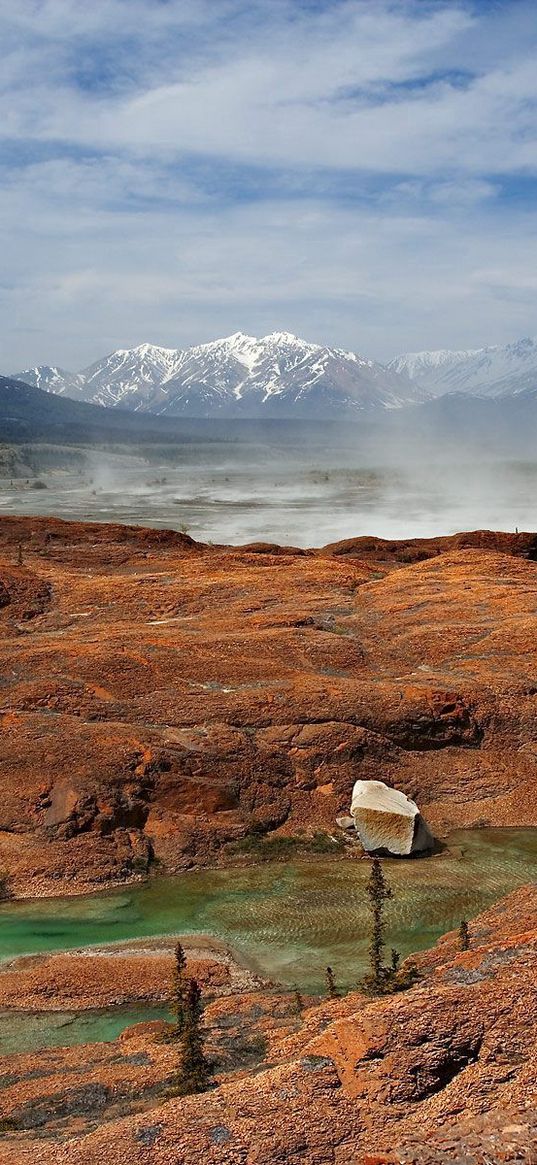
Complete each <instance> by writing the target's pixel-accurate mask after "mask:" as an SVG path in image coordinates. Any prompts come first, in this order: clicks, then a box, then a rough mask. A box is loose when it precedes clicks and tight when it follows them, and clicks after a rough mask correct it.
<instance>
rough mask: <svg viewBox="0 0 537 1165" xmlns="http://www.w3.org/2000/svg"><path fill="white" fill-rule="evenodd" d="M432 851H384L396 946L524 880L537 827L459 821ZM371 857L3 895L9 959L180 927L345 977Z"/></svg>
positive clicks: (536, 862) (358, 939) (438, 929)
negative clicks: (23, 896) (400, 856)
mask: <svg viewBox="0 0 537 1165" xmlns="http://www.w3.org/2000/svg"><path fill="white" fill-rule="evenodd" d="M449 843H450V846H451V848H452V850H456V851H459V854H460V856H455V854H454V853H445V854H442V855H439V856H437V857H433V858H427V859H421V860H414V861H401V860H399V861H397V860H394V861H386V862H385V863H384V868H385V873H386V875H387V878H388V880H389V882H390V885H391V886H392V888H393V890H394V894H395V898H394V901H393V902H392V903H390V904H389V905H388V907H387V910H386V917H387V922H388V932H387V945H388V947H391V946H396V947H397V948H398V949H399V950H400V951H401V953H402V954H403V955H407V954H410V953H411V952H412V951H416V950H419V949H422V948H423V947H427V946H430V945H431V944H432V943H434V942H435V940H436V939H437V938H438V937H439V935H441V934H443V933H444V932H445V931H446V930H450V929H453V928H454V927H456V926H458V925H459V922H460V919H461V918H463V917H466V918H471V917H472V915H475V914H477V913H478V912H479V911H480V910H483V909H484V908H486V907H487V906H489V905H491V904H492V903H493V902H495V901H497V899H499V898H501V897H502V896H503V895H504V894H506V893H508V892H509V891H510V890H512V889H514V888H515V887H516V886H520V885H523V884H524V883H526V882H529V881H532V880H535V879H536V878H537V830H531V829H494V830H493V829H484V830H474V831H460V832H457V833H454V834H452V835H451V837H450V839H449ZM368 875H369V863H368V862H367V861H365V860H359V859H349V860H346V859H345V860H341V861H334V860H329V859H324V858H322V857H319V858H316V859H315V860H314V861H303V862H292V863H266V864H263V865H258V866H252V867H247V868H243V869H238V868H234V869H227V870H223V869H221V870H202V871H197V872H191V873H187V874H182V875H178V876H175V877H167V878H154V879H152V880H151V881H150V882H149V883H146V884H145V885H140V886H133V887H129V888H128V889H122V890H120V891H113V892H106V893H102V894H99V895H95V896H91V897H84V898H69V899H40V900H38V901H35V900H34V901H31V902H24V901H23V902H15V903H3V904H2V905H1V906H0V958H4V959H6V958H12V957H14V956H16V955H19V954H32V953H38V952H43V951H53V950H67V949H72V948H75V947H83V946H90V945H92V944H102V943H107V942H121V941H124V940H131V939H137V938H141V937H150V936H156V935H166V934H169V935H174V934H210V935H215V936H217V937H219V938H221V939H224V940H225V941H227V942H228V943H229V944H230V946H231V947H233V948H234V949H236V950H237V952H238V953H239V955H242V956H243V957H244V958H245V959H247V960H248V959H249V960H250V961H252V962H253V963H255V965H256V966H257V967H258V968H259V970H260V971H261V972H263V973H264V974H265V975H268V976H270V977H271V978H274V979H277V980H279V981H281V982H283V983H285V984H288V985H290V984H293V983H297V984H298V985H299V986H300V987H301V989H302V990H311V991H318V990H322V987H323V981H324V969H325V967H326V965H327V963H330V965H331V966H332V967H333V968H334V971H335V973H336V977H337V979H338V982H339V983H340V985H341V986H342V987H352V986H353V985H354V984H356V981H357V979H358V978H359V976H360V975H361V974H362V973H363V970H364V967H365V960H366V951H367V945H368V926H369V917H368V912H367V906H366V896H365V882H366V880H367V878H368Z"/></svg>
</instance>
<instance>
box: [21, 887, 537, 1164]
mask: <svg viewBox="0 0 537 1165" xmlns="http://www.w3.org/2000/svg"><path fill="white" fill-rule="evenodd" d="M470 944H471V945H470V949H469V950H468V951H461V950H459V947H458V941H457V936H456V935H455V934H451V935H447V936H446V937H445V938H444V939H442V940H441V941H440V942H439V943H438V944H437V946H436V947H435V948H434V949H433V950H432V951H430V952H424V953H422V954H421V955H420V956H419V958H418V960H417V962H418V965H419V970H420V973H421V976H422V977H421V979H420V981H419V982H418V983H417V985H416V986H415V987H413V988H411V989H410V990H409V991H406V992H403V993H401V994H399V995H396V996H392V997H388V998H382V999H378V1000H374V999H373V1000H372V999H371V998H369V997H367V996H364V995H360V994H356V993H355V994H351V995H348V996H346V997H345V998H343V999H335V1000H325V1001H324V1002H321V1003H319V1002H313V1001H311V1000H305V1001H304V1010H303V1011H302V1013H297V1009H296V1005H295V1001H294V999H293V997H292V996H290V995H287V994H282V993H274V992H273V991H271V989H270V988H269V987H268V985H266V984H265V985H263V984H260V983H257V984H252V983H250V984H249V985H245V989H244V990H242V991H241V992H239V993H238V994H236V993H235V994H227V996H225V995H218V988H217V989H216V993H215V997H214V998H213V1002H211V1003H209V1005H208V1007H207V1009H206V1012H205V1016H204V1026H205V1031H206V1037H207V1048H208V1050H209V1053H210V1055H211V1056H212V1058H213V1059H214V1061H215V1069H216V1075H215V1078H214V1084H213V1087H212V1088H211V1089H210V1091H209V1092H208V1093H206V1094H204V1095H203V1096H198V1097H195V1096H193V1097H187V1098H182V1099H173V1098H172V1099H169V1098H167V1092H169V1089H170V1086H171V1085H173V1076H174V1072H175V1069H176V1058H177V1052H176V1049H175V1046H174V1045H173V1044H170V1043H169V1042H165V1041H163V1034H164V1032H165V1030H166V1029H165V1025H164V1024H162V1023H153V1024H142V1025H138V1026H137V1027H134V1028H131V1029H130V1030H128V1031H127V1032H125V1033H124V1034H123V1036H122V1037H121V1038H120V1039H119V1040H117V1041H115V1042H114V1043H112V1044H96V1045H90V1046H85V1047H79V1048H67V1049H53V1050H50V1051H46V1052H42V1053H39V1054H38V1055H33V1056H29V1055H27V1056H10V1057H5V1058H4V1060H3V1062H2V1075H1V1077H0V1103H1V1113H2V1129H3V1135H2V1136H1V1138H0V1162H1V1163H2V1165H30V1162H32V1163H35V1162H39V1163H40V1165H52V1163H53V1162H54V1163H55V1165H56V1163H59V1165H94V1163H95V1165H97V1163H98V1165H101V1163H102V1162H103V1161H106V1162H107V1165H126V1163H127V1162H128V1163H129V1165H147V1163H148V1162H149V1163H150V1165H169V1163H170V1162H177V1163H178V1165H179V1163H180V1165H198V1163H199V1162H200V1161H204V1162H207V1163H208V1165H212V1163H214V1165H279V1163H281V1165H405V1163H408V1165H410V1163H411V1162H415V1163H417V1165H420V1163H423V1165H436V1163H438V1165H440V1163H443V1162H457V1163H459V1162H460V1163H464V1165H491V1163H496V1162H525V1163H526V1165H531V1163H534V1162H535V1160H536V1154H535V1150H536V1147H537V1141H536V1134H537V1105H536V1101H537V1057H536V1055H535V1051H536V1042H535V1030H536V1023H537V993H536V990H535V983H536V972H537V888H536V887H524V888H522V889H520V890H517V891H515V892H514V893H513V894H512V895H510V896H509V897H508V898H507V899H505V900H504V901H503V902H501V903H499V904H498V905H497V906H495V907H494V908H493V909H492V910H489V911H487V912H486V913H484V914H482V915H481V916H480V917H479V918H477V919H475V920H474V921H473V922H472V923H471V925H470ZM170 967H171V961H170Z"/></svg>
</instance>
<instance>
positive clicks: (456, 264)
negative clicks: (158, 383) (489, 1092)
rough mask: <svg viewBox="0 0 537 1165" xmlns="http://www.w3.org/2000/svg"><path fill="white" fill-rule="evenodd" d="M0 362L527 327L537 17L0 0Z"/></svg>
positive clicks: (338, 5) (512, 8)
mask: <svg viewBox="0 0 537 1165" xmlns="http://www.w3.org/2000/svg"><path fill="white" fill-rule="evenodd" d="M0 36H1V43H2V53H3V68H2V75H1V77H0V254H1V256H2V261H1V265H0V302H1V307H2V315H1V318H2V330H1V334H0V368H1V369H2V370H3V371H5V372H8V371H15V370H17V369H19V368H21V369H22V368H24V367H28V366H30V365H32V364H34V363H37V362H40V363H41V362H52V363H59V364H61V365H63V366H64V367H70V368H80V367H83V366H84V365H86V364H88V363H89V362H90V361H92V360H93V359H94V358H96V357H97V356H100V355H102V354H103V353H104V352H106V351H108V350H111V349H112V348H115V347H125V346H129V345H131V344H137V343H140V342H142V341H145V340H149V341H151V342H154V343H160V344H165V345H168V346H174V347H175V346H182V345H186V344H191V343H197V342H200V341H203V340H206V339H212V338H214V337H216V336H218V335H225V334H228V333H231V332H235V331H238V330H242V331H247V332H251V333H253V334H257V335H263V334H266V333H267V332H269V331H273V330H286V331H294V332H296V333H298V334H299V335H302V336H304V337H305V338H307V339H313V340H319V341H322V342H326V343H333V344H338V345H340V346H344V347H348V348H352V349H354V350H356V351H359V352H363V353H365V354H366V355H369V356H373V357H376V358H377V359H384V358H386V359H388V358H389V357H391V356H393V355H395V354H397V353H398V352H401V351H406V350H415V349H420V348H425V347H427V348H430V347H433V348H437V347H457V348H461V347H462V348H467V347H477V346H481V345H483V344H488V343H505V342H507V341H509V340H511V339H515V338H517V337H519V336H522V335H525V334H535V333H537V324H536V323H534V317H535V298H536V292H537V220H536V216H535V195H536V182H537V140H536V139H537V118H536V113H537V70H536V68H535V53H536V48H537V11H536V9H535V5H534V4H533V3H526V2H521V3H518V2H517V0H511V2H508V3H505V2H502V0H498V2H497V3H494V2H493V0H492V2H491V0H488V2H486V3H485V2H480V3H477V2H475V0H474V2H473V3H470V2H463V0H461V2H460V3H452V2H451V0H450V2H448V3H443V2H442V0H431V2H430V3H429V2H428V0H330V2H328V0H318V2H317V0H271V2H270V3H269V0H263V2H260V0H250V2H249V3H243V2H239V0H93V3H92V4H91V5H89V4H87V5H85V6H83V5H81V4H80V0H20V2H19V4H18V6H15V5H14V4H13V3H12V0H0Z"/></svg>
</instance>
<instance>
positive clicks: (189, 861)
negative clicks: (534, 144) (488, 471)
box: [0, 518, 537, 1165]
mask: <svg viewBox="0 0 537 1165" xmlns="http://www.w3.org/2000/svg"><path fill="white" fill-rule="evenodd" d="M536 647H537V536H535V535H524V534H523V535H506V534H491V533H487V532H477V533H474V534H466V535H457V536H455V537H453V538H446V539H436V540H433V539H430V540H412V541H408V542H404V543H402V542H397V543H396V542H385V541H382V540H377V539H370V538H367V539H356V540H349V541H347V542H345V543H339V544H334V545H332V546H329V547H325V548H324V549H322V550H316V551H303V550H292V549H291V550H290V549H283V548H280V547H274V546H267V545H264V544H257V545H255V546H250V547H242V548H238V549H234V548H229V547H217V546H214V547H211V546H202V545H199V544H196V543H194V542H192V540H191V539H190V538H188V537H187V536H185V535H181V534H178V533H174V532H170V531H155V530H144V529H139V528H128V527H120V526H101V525H97V524H91V523H88V524H84V525H78V524H76V523H62V522H61V521H59V520H56V519H18V518H3V519H0V676H1V679H0V726H1V729H2V745H3V747H2V750H1V757H0V778H1V782H2V786H1V787H2V802H1V805H0V871H1V873H2V887H3V893H4V894H7V895H9V894H11V895H15V896H32V895H43V894H54V893H55V894H58V893H62V894H70V893H81V892H84V891H85V890H88V889H92V890H94V889H95V888H96V887H99V886H103V887H104V886H106V885H110V884H111V883H113V882H121V881H127V880H132V879H133V878H140V877H145V876H146V875H147V874H148V873H151V872H155V873H158V872H159V871H175V870H183V869H186V868H190V867H192V866H195V865H204V864H205V865H207V864H215V863H219V862H220V863H228V862H229V861H230V860H234V861H236V860H256V857H257V856H259V854H260V852H261V847H262V846H263V845H266V844H267V842H266V840H263V839H266V838H267V837H268V839H274V838H278V837H280V836H282V835H283V836H287V837H292V838H295V839H296V840H297V842H299V843H300V845H301V846H302V847H304V848H307V847H308V845H309V844H311V845H312V846H315V845H319V844H321V845H322V844H324V842H326V845H327V846H328V848H330V846H331V845H332V843H331V842H330V836H331V835H332V834H333V832H334V828H335V827H334V820H335V818H336V816H338V815H339V814H341V813H342V812H343V813H346V812H347V811H348V807H349V803H350V793H351V789H352V786H353V784H354V781H355V780H356V779H357V778H359V777H361V778H365V779H371V778H375V779H382V780H385V781H386V782H387V783H388V784H393V785H397V787H398V788H400V789H401V790H402V791H403V792H405V793H406V794H407V795H408V796H409V797H411V798H412V799H414V800H415V801H417V803H418V805H419V806H420V809H421V810H422V812H423V813H424V815H425V817H426V819H427V820H428V822H429V824H430V825H431V827H432V828H433V830H434V831H435V832H436V834H437V835H439V836H443V835H445V834H446V833H447V832H448V831H449V830H450V829H451V828H453V827H458V826H476V825H483V824H489V825H536V824H537V796H536V793H537V730H536V717H535V711H536V707H537V674H536V671H535V652H536ZM310 838H311V839H312V840H311V843H310V842H309V840H308V839H310ZM341 839H342V840H341V844H346V842H345V841H344V835H341ZM245 841H246V843H247V845H246V847H245ZM241 847H242V848H241ZM337 852H339V851H337ZM241 854H242V856H241ZM470 936H471V946H470V950H469V951H466V952H461V951H460V950H459V949H458V945H457V937H456V935H448V936H446V937H445V938H444V939H443V940H441V941H440V942H439V943H438V944H437V946H436V947H435V948H434V949H433V950H432V951H430V952H424V953H421V954H420V955H419V956H418V958H417V960H416V961H417V963H418V966H419V970H420V974H421V976H422V977H421V979H420V981H419V982H418V984H417V985H416V986H415V987H414V988H412V989H411V990H410V991H407V992H404V993H402V994H400V995H398V996H394V997H391V998H385V999H380V1000H371V999H370V998H368V997H367V996H364V995H360V994H358V993H355V994H352V995H348V996H346V997H345V998H343V999H337V1000H330V1001H324V1002H321V1003H319V1002H318V1001H314V1000H311V999H305V1000H304V1001H303V1007H302V1009H301V1010H299V1009H297V1003H296V999H295V997H294V995H293V994H292V993H288V992H282V991H280V990H278V989H277V988H276V987H275V986H274V985H272V984H268V983H266V982H262V981H261V980H260V979H259V978H257V977H256V976H255V975H254V974H253V973H252V972H250V971H249V970H248V969H245V968H243V967H240V966H238V964H237V963H236V961H235V959H234V958H233V957H232V956H231V955H230V954H229V952H227V951H226V950H225V948H223V947H222V945H221V944H220V945H219V944H214V943H212V944H211V943H205V944H203V943H202V942H201V941H200V940H198V939H196V947H195V948H191V949H189V951H188V957H189V964H190V971H191V973H195V974H196V975H197V977H198V978H199V979H200V981H201V983H202V985H203V989H204V996H205V999H206V1002H207V1007H206V1010H205V1014H204V1025H205V1033H206V1039H207V1049H208V1052H209V1055H210V1057H211V1059H212V1061H213V1063H214V1073H215V1074H214V1087H213V1088H211V1090H210V1091H209V1093H207V1094H206V1095H204V1096H203V1097H197V1098H196V1097H189V1098H186V1099H183V1100H177V1099H170V1097H169V1093H170V1088H172V1087H173V1080H174V1074H175V1071H176V1067H177V1050H176V1048H175V1046H174V1045H173V1043H170V1042H169V1041H167V1040H166V1039H165V1038H164V1037H165V1035H166V1030H167V1029H166V1025H165V1024H164V1023H163V1022H154V1023H151V1024H141V1025H140V1024H139V1025H137V1026H136V1027H133V1028H131V1029H129V1030H127V1032H125V1033H124V1034H123V1036H122V1037H121V1038H120V1039H118V1040H116V1041H114V1042H112V1043H109V1044H94V1045H85V1046H81V1047H74V1048H64V1049H61V1048H54V1049H50V1050H46V1051H42V1052H39V1053H37V1054H33V1055H30V1054H24V1055H22V1054H21V1055H15V1056H6V1057H3V1058H2V1060H1V1063H0V1133H1V1136H0V1165H4V1163H5V1165H19V1163H20V1165H30V1162H31V1163H32V1165H34V1163H42V1165H52V1162H59V1165H64V1163H65V1165H93V1163H94V1162H95V1163H97V1162H99V1165H101V1162H103V1161H106V1162H107V1165H126V1163H127V1162H128V1165H147V1163H148V1162H149V1163H150V1165H169V1162H177V1165H198V1162H199V1161H201V1160H202V1161H203V1162H206V1163H207V1165H211V1163H213V1162H214V1163H215V1165H216V1163H218V1165H273V1163H275V1165H279V1163H281V1165H302V1163H304V1165H325V1163H326V1165H387V1163H389V1165H405V1163H410V1162H416V1163H417V1165H420V1163H422V1162H423V1165H429V1163H430V1165H436V1163H439V1165H440V1163H443V1162H445V1161H457V1162H464V1163H465V1165H490V1163H491V1162H499V1161H512V1162H525V1163H526V1165H529V1163H530V1162H535V1152H534V1149H535V1143H536V1135H537V1117H536V1108H537V1106H536V1103H535V1101H536V1097H537V1077H536V1068H535V1065H536V1064H537V1056H536V1046H535V1027H536V1021H537V993H536V990H535V982H536V970H537V891H536V889H535V887H533V888H532V887H528V888H524V889H521V890H518V891H516V892H515V893H514V894H512V895H511V896H510V897H509V898H508V899H506V900H505V901H504V902H502V903H500V904H498V905H497V906H496V907H495V908H494V909H493V910H489V911H488V912H486V913H485V914H483V915H481V916H480V917H479V918H478V919H477V920H474V921H473V922H472V923H471V926H470ZM171 968H172V954H171V950H170V947H169V944H166V943H164V942H159V941H157V940H155V941H152V940H151V941H146V940H144V941H143V942H137V943H131V944H126V945H122V946H118V947H116V948H114V949H109V948H107V949H104V948H103V949H102V950H100V951H98V952H94V953H92V954H91V955H90V954H88V953H87V952H86V953H84V952H71V953H69V954H56V955H47V956H39V957H36V958H31V959H24V960H18V961H17V962H16V963H13V964H11V965H10V966H9V967H7V968H5V969H4V971H3V972H2V974H1V975H0V1007H2V1008H3V1009H6V1008H12V1009H14V1012H15V1011H16V1010H17V1009H27V1010H30V1011H36V1010H37V1011H47V1010H54V1009H58V1008H59V1009H73V1010H75V1011H76V1010H84V1009H87V1008H88V1007H95V1006H101V1007H109V1006H115V1005H118V1004H137V1003H142V1002H146V1003H147V1002H151V1003H163V1002H165V1001H166V999H167V996H168V992H169V981H170V974H171ZM532 1154H533V1156H532Z"/></svg>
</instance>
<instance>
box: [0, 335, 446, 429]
mask: <svg viewBox="0 0 537 1165" xmlns="http://www.w3.org/2000/svg"><path fill="white" fill-rule="evenodd" d="M17 379H19V380H24V381H26V383H28V384H32V385H38V386H39V387H41V388H44V389H46V391H48V392H53V393H59V394H64V395H66V396H72V397H75V398H76V399H78V400H84V401H87V402H89V403H92V404H102V405H108V406H116V405H120V406H121V407H122V408H128V409H131V410H134V411H136V412H139V411H140V412H150V413H157V414H163V415H167V416H170V417H172V416H181V415H183V416H191V417H204V416H205V417H211V416H244V417H263V416H277V417H286V416H291V417H292V416H296V417H308V418H310V419H314V418H319V417H331V416H334V417H335V416H338V415H342V414H343V415H345V414H351V415H352V414H353V413H356V412H358V411H360V410H363V409H370V408H379V407H380V408H384V409H393V408H399V407H401V406H402V405H405V404H409V403H414V402H416V401H420V400H423V399H425V398H426V396H427V394H424V393H423V392H422V390H421V388H420V386H419V385H418V384H417V383H411V381H410V379H409V377H407V376H401V375H399V374H398V373H397V372H394V371H392V370H390V369H386V368H385V367H384V366H383V365H381V364H377V363H375V362H374V361H373V360H367V359H366V358H365V357H364V356H358V355H356V353H354V352H346V351H343V350H342V349H339V348H327V347H323V346H322V345H320V344H310V343H306V341H305V340H300V339H299V338H298V337H297V336H293V335H291V334H290V333H288V332H273V333H272V334H271V335H269V336H264V337H263V338H262V339H256V338H255V337H254V336H246V335H243V333H242V332H237V333H235V335H233V336H228V337H226V338H225V339H222V340H215V341H213V342H212V343H208V344H199V345H197V346H196V347H193V348H186V349H175V348H159V347H156V346H154V345H152V344H141V345H140V346H139V347H137V348H130V349H118V350H117V351H116V352H112V353H111V354H110V355H109V356H106V357H104V359H102V360H98V361H97V362H96V363H95V364H92V365H91V366H90V367H89V368H86V369H84V370H83V371H82V372H79V373H70V372H63V371H62V370H61V369H58V368H46V367H43V366H42V367H39V368H34V369H27V370H26V371H24V372H20V373H18V374H17Z"/></svg>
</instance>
